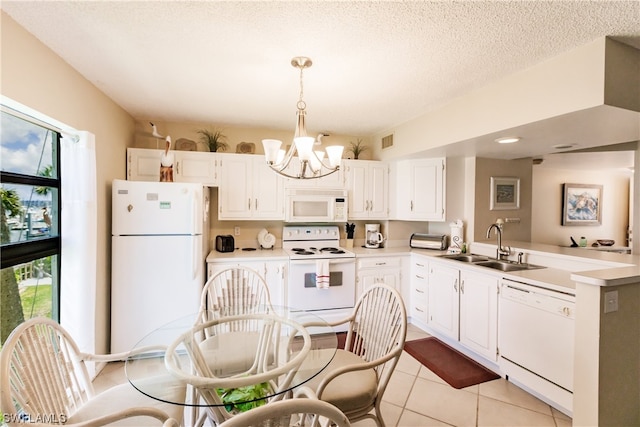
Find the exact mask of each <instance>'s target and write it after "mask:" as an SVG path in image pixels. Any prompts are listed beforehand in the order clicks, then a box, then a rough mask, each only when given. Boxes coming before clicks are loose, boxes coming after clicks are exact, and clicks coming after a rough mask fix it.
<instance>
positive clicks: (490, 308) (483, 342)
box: [411, 258, 500, 362]
mask: <svg viewBox="0 0 640 427" xmlns="http://www.w3.org/2000/svg"><path fill="white" fill-rule="evenodd" d="M413 262H414V264H415V263H417V262H420V267H419V266H417V265H416V266H415V267H414V269H413V271H412V274H413V275H414V276H415V277H412V287H413V289H412V294H411V298H412V316H413V315H416V316H417V315H418V314H419V313H420V312H419V311H418V309H419V308H420V307H421V304H423V303H424V297H423V296H422V294H421V293H419V292H418V289H421V287H419V286H420V284H421V283H423V281H422V279H421V277H422V276H423V273H421V272H424V267H423V266H424V265H425V264H426V262H423V260H421V259H419V258H414V259H413ZM499 281H500V280H499V277H498V276H496V275H492V274H484V273H481V272H477V271H475V270H471V269H469V268H464V267H463V268H456V266H452V265H450V263H447V262H443V261H437V260H434V259H433V258H431V259H430V260H429V261H428V275H427V280H426V287H427V289H428V296H427V302H428V304H427V316H426V318H427V321H426V323H427V329H430V330H432V331H433V332H434V333H436V334H439V335H442V336H445V337H447V338H450V339H452V340H454V341H458V342H459V343H460V344H461V345H463V346H464V347H466V348H467V349H469V350H471V351H472V352H474V353H476V354H478V355H480V356H482V357H483V358H485V359H487V360H490V361H493V362H495V361H497V360H498V356H497V353H498V344H497V341H498V289H499V287H498V285H499ZM414 283H415V284H414ZM414 296H417V297H418V298H417V302H416V303H415V304H414V302H413V298H414ZM414 307H415V308H414ZM414 310H415V311H416V313H414Z"/></svg>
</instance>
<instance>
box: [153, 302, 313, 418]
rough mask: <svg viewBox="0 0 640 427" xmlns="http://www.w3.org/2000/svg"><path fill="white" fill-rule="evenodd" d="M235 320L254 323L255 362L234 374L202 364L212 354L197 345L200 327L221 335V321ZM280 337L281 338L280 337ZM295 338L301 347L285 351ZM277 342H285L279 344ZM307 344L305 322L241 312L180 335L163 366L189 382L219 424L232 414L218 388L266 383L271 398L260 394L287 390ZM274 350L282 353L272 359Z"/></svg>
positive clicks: (274, 396) (280, 393)
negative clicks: (257, 337) (256, 334)
mask: <svg viewBox="0 0 640 427" xmlns="http://www.w3.org/2000/svg"><path fill="white" fill-rule="evenodd" d="M239 320H246V321H250V322H252V324H254V325H258V327H257V328H256V329H255V331H257V332H259V334H260V338H259V346H258V348H257V349H256V355H255V361H254V363H253V365H252V366H251V368H249V370H247V371H244V372H240V373H237V372H233V374H231V375H225V373H224V372H223V371H220V372H218V371H215V372H214V371H213V370H212V369H211V367H210V366H209V364H208V363H207V362H208V359H209V357H215V354H209V355H207V354H206V352H207V350H206V349H205V350H203V349H202V348H201V347H200V345H199V342H200V341H199V339H198V338H197V337H198V336H199V335H200V334H201V332H202V331H203V330H212V331H215V333H216V334H218V333H219V331H220V330H223V332H220V333H225V331H224V329H225V328H221V327H220V326H221V325H225V324H234V323H237V322H238V321H239ZM281 334H282V335H283V336H282V337H281ZM281 338H284V339H283V340H281ZM294 338H301V339H302V345H301V346H300V348H299V350H297V351H296V352H290V351H289V350H290V346H291V344H292V340H293V339H294ZM240 339H241V338H240ZM281 342H282V343H284V345H281ZM310 348H311V335H310V334H309V332H308V331H307V330H306V329H305V327H304V326H302V325H301V324H299V323H298V322H296V321H294V320H291V319H287V318H284V317H280V316H277V315H274V314H263V313H256V314H241V315H236V316H225V317H222V318H217V319H214V320H210V321H207V322H202V323H199V324H196V325H195V326H194V327H193V328H192V329H191V330H190V331H187V332H185V333H183V334H181V335H180V336H179V337H178V339H177V340H176V341H174V342H173V343H172V344H171V345H169V347H168V348H167V350H166V353H165V366H166V367H167V369H168V371H169V372H170V373H171V374H172V375H173V376H174V377H176V378H178V379H180V380H182V381H184V382H185V383H187V384H190V385H191V386H193V388H194V389H195V390H196V391H197V394H198V395H199V396H200V397H202V398H203V399H204V401H205V402H206V405H205V406H206V409H205V410H206V412H207V413H208V414H209V416H210V417H211V418H213V419H214V420H215V421H216V422H217V423H220V422H222V421H224V420H226V419H228V418H230V417H231V416H232V415H233V414H232V413H230V412H229V411H228V410H227V408H225V405H224V404H223V399H222V398H221V397H220V395H219V391H220V389H237V388H241V387H247V386H254V385H257V384H264V383H268V385H269V386H268V388H269V389H270V391H269V393H268V394H267V395H266V396H271V398H269V397H265V400H279V399H281V398H283V396H284V393H285V392H286V391H288V390H289V389H290V387H291V384H292V381H293V379H294V378H295V375H296V373H297V371H298V368H299V367H300V365H301V364H302V362H303V361H304V360H305V358H306V357H307V355H308V353H309V350H310ZM216 351H228V349H226V348H219V349H216ZM185 352H186V354H187V357H188V359H189V360H188V363H186V362H187V361H186V360H185V359H184V357H183V355H184V353H185ZM274 352H283V353H284V354H282V355H279V356H278V357H272V355H273V353H274ZM208 356H209V357H208Z"/></svg>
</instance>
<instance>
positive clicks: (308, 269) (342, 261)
mask: <svg viewBox="0 0 640 427" xmlns="http://www.w3.org/2000/svg"><path fill="white" fill-rule="evenodd" d="M316 260H317V259H307V260H290V261H289V286H288V289H287V291H288V305H289V306H290V307H291V308H294V309H300V310H332V309H337V308H352V307H353V306H354V305H355V299H356V286H355V284H356V260H355V258H338V259H330V260H328V261H329V276H330V279H329V288H325V289H319V288H317V287H316Z"/></svg>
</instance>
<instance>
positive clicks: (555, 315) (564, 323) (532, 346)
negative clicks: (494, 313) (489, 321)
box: [498, 279, 575, 406]
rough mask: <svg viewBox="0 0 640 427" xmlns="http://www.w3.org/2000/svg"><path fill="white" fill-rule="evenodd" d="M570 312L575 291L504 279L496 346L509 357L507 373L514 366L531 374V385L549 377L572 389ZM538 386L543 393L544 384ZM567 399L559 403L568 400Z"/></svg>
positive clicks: (522, 374) (516, 373) (515, 372)
mask: <svg viewBox="0 0 640 427" xmlns="http://www.w3.org/2000/svg"><path fill="white" fill-rule="evenodd" d="M574 314H575V295H574V294H571V293H568V292H567V293H564V292H557V291H554V290H550V289H547V288H541V287H537V286H533V285H529V284H525V283H520V282H515V281H512V280H507V279H502V284H501V289H500V310H499V326H498V331H499V332H498V346H499V351H500V357H501V358H502V359H504V360H506V361H507V362H510V363H507V364H505V365H506V366H507V367H508V368H507V369H506V371H507V372H506V373H507V375H509V373H510V372H513V374H512V375H514V376H516V377H517V376H520V377H523V378H524V380H525V382H526V380H527V377H531V378H532V380H531V381H530V382H531V383H532V384H534V385H533V386H532V387H533V388H534V389H535V388H536V386H535V384H542V383H544V382H549V383H552V384H548V386H549V387H551V386H552V385H553V386H556V387H560V388H561V389H564V391H566V392H569V393H572V392H573V356H574V322H575V320H574ZM512 364H514V365H516V366H513V365H512ZM509 367H511V368H509ZM523 370H524V371H523ZM531 374H533V375H531ZM536 377H539V378H536ZM541 380H542V381H541ZM542 387H543V388H544V389H541V390H539V391H540V392H541V393H542V394H547V393H548V391H547V390H546V389H547V388H548V387H547V385H545V384H542ZM559 391H560V392H562V390H559ZM552 394H554V393H552ZM556 394H557V393H556ZM564 400H566V399H564ZM567 403H569V402H565V403H563V406H571V404H570V403H569V404H568V405H567Z"/></svg>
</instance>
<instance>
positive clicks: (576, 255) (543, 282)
mask: <svg viewBox="0 0 640 427" xmlns="http://www.w3.org/2000/svg"><path fill="white" fill-rule="evenodd" d="M504 245H505V246H506V245H509V246H511V247H512V248H515V249H517V250H523V251H526V252H527V253H530V254H538V255H545V256H555V255H558V256H561V257H567V259H575V260H580V261H589V260H591V261H593V262H594V263H602V266H601V267H600V268H595V267H594V268H593V269H590V270H587V271H577V272H576V271H568V270H562V269H560V268H553V267H546V268H542V269H536V270H524V271H513V272H508V273H500V274H501V275H503V276H506V277H511V278H512V279H514V280H522V281H525V282H527V283H531V284H534V285H538V286H548V285H553V286H554V287H557V288H558V289H559V290H563V289H564V290H566V289H575V287H576V285H575V282H582V283H586V284H591V285H594V286H618V285H625V284H631V283H640V256H637V255H627V254H619V253H611V252H602V251H585V250H582V248H570V247H561V246H554V245H545V244H537V243H530V242H512V241H510V242H505V243H504ZM479 247H484V248H485V250H484V251H479V252H478V251H476V250H474V247H473V243H472V244H471V252H472V253H481V254H484V255H487V254H486V248H487V247H490V248H492V249H494V250H495V243H492V242H489V241H487V242H477V245H476V248H479ZM349 250H351V251H353V252H354V253H355V254H356V257H357V258H364V257H380V256H382V257H388V256H403V255H409V254H411V253H418V254H421V255H425V256H431V257H437V256H439V255H444V254H446V251H437V250H431V249H418V248H410V247H409V246H392V247H384V248H378V249H370V248H363V247H361V246H356V247H353V248H350V249H349ZM483 252H485V253H483ZM489 256H491V255H489ZM288 258H289V257H288V255H287V253H286V252H285V251H284V250H282V248H274V249H257V250H255V251H243V250H241V249H236V250H235V251H233V252H225V253H223V252H217V251H211V252H210V253H209V255H208V256H207V259H206V261H207V262H229V261H239V260H242V261H271V260H273V261H275V260H285V259H288ZM451 262H454V263H457V264H456V265H460V266H462V265H464V264H459V263H458V262H457V261H451ZM477 268H482V267H477ZM487 272H489V271H487ZM493 273H497V272H496V271H493Z"/></svg>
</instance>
